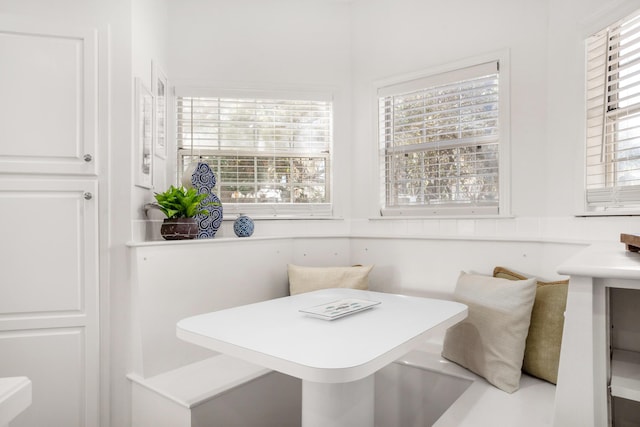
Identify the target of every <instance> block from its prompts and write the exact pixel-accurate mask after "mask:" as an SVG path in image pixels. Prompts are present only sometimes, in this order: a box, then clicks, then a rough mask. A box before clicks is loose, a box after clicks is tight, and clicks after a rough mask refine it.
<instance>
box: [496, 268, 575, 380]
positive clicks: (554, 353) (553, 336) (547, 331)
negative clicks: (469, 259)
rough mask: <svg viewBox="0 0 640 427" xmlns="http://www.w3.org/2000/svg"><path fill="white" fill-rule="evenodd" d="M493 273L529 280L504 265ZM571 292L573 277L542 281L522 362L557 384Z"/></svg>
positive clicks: (530, 372) (540, 375) (527, 371)
mask: <svg viewBox="0 0 640 427" xmlns="http://www.w3.org/2000/svg"><path fill="white" fill-rule="evenodd" d="M493 276H494V277H501V278H504V279H509V280H526V279H527V278H526V277H525V276H523V275H521V274H518V273H515V272H513V271H510V270H508V269H506V268H504V267H496V268H494V269H493ZM568 291H569V280H559V281H555V282H541V281H538V283H537V290H536V299H535V302H534V303H533V310H532V312H531V324H530V325H529V334H528V336H527V345H526V349H525V352H524V362H523V364H522V370H523V371H525V372H526V373H528V374H530V375H533V376H534V377H538V378H541V379H543V380H546V381H549V382H550V383H553V384H556V383H557V382H558V366H559V364H560V348H561V346H562V330H563V328H564V312H565V309H566V307H567V292H568Z"/></svg>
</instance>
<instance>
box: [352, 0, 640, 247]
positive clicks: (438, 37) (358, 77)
mask: <svg viewBox="0 0 640 427" xmlns="http://www.w3.org/2000/svg"><path fill="white" fill-rule="evenodd" d="M634 7H635V8H637V7H638V4H637V1H629V0H628V1H624V0H607V1H602V0H597V1H596V0H592V1H586V2H585V1H578V0H553V1H548V2H531V1H526V0H516V1H513V0H491V1H484V2H470V1H465V0H454V1H449V2H438V3H434V2H421V1H415V0H396V1H388V0H367V1H357V2H355V3H354V4H353V11H352V16H353V22H352V37H353V38H352V51H353V65H352V68H353V76H354V77H353V92H354V100H353V105H354V121H353V123H354V130H353V133H354V141H353V145H352V147H353V148H352V158H353V159H354V160H353V161H352V164H353V168H354V173H353V174H352V176H353V177H354V178H353V181H352V194H353V199H352V200H353V203H352V207H353V216H352V231H353V232H354V233H356V234H369V233H376V234H384V235H412V234H418V235H421V234H422V235H435V236H466V235H470V236H497V237H515V238H518V237H545V238H563V239H579V240H617V239H618V238H619V233H620V232H624V231H625V230H626V231H627V232H628V231H629V230H633V229H634V228H636V227H637V226H636V225H635V223H636V222H637V220H636V219H634V218H629V217H622V218H575V217H574V214H576V213H578V209H577V206H578V203H576V201H578V202H579V201H580V200H581V197H582V188H581V181H580V180H581V174H582V169H581V167H582V166H581V164H582V163H581V162H582V145H583V127H584V90H583V87H584V85H583V74H584V65H583V64H584V59H583V40H584V38H585V37H586V36H587V35H588V34H590V32H594V31H596V30H598V29H599V28H600V27H601V26H605V25H606V24H607V22H608V21H609V20H612V19H614V17H618V18H619V17H621V16H623V15H624V13H625V12H630V11H631V10H632V8H634ZM594 23H597V24H595V25H594ZM587 27H591V28H589V31H590V32H589V31H587ZM502 49H508V50H509V52H510V63H511V72H510V80H511V90H510V101H511V111H510V116H511V120H510V130H511V162H510V164H511V194H510V197H511V213H512V215H513V217H512V218H504V219H462V220H457V219H444V220H440V219H430V220H377V221H370V220H369V218H371V217H375V216H376V213H377V212H376V211H377V206H378V205H377V203H378V187H377V186H376V185H375V181H376V179H377V175H376V174H377V169H376V168H377V164H376V153H375V144H376V135H375V127H374V121H373V120H374V119H375V117H374V113H373V108H374V106H373V102H374V98H373V97H374V89H373V85H374V82H375V81H376V80H380V79H385V78H389V77H393V76H398V75H403V74H406V73H412V72H418V71H421V70H429V69H431V68H433V67H438V66H441V65H446V64H448V63H452V62H456V61H459V60H463V59H466V58H471V57H474V56H477V55H479V54H483V53H487V52H492V51H496V50H502ZM356 159H358V161H356ZM360 159H364V160H365V161H359V160H360Z"/></svg>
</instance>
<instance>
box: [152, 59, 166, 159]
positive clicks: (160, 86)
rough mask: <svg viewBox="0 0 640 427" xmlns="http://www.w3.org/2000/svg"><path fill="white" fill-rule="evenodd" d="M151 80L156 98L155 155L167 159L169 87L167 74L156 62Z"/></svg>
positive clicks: (153, 65) (153, 64)
mask: <svg viewBox="0 0 640 427" xmlns="http://www.w3.org/2000/svg"><path fill="white" fill-rule="evenodd" d="M151 70H152V72H151V80H152V82H153V87H152V91H153V95H154V97H155V107H156V109H155V129H154V131H155V148H154V151H155V155H156V157H159V158H161V159H166V158H167V116H168V110H167V108H168V93H169V86H168V80H167V75H166V73H165V72H164V71H163V70H162V68H160V67H159V66H158V65H157V64H156V63H155V62H154V63H152V66H151Z"/></svg>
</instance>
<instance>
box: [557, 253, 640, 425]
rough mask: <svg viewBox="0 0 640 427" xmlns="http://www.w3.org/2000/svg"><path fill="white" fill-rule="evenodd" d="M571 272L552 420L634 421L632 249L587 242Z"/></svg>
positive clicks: (638, 405)
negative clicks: (589, 244)
mask: <svg viewBox="0 0 640 427" xmlns="http://www.w3.org/2000/svg"><path fill="white" fill-rule="evenodd" d="M558 272H559V273H561V274H567V275H570V276H571V279H570V282H569V293H568V299H567V310H566V312H565V326H564V332H563V342H562V350H561V355H560V369H559V372H558V385H557V388H556V410H555V416H554V426H556V427H573V426H576V427H603V426H607V425H609V426H610V425H614V426H616V427H626V426H636V425H640V339H639V338H640V312H639V311H638V309H637V307H639V306H640V254H639V253H632V252H627V251H626V250H625V248H624V245H622V244H621V243H616V244H599V245H593V246H590V247H588V248H586V249H584V250H583V251H582V252H580V253H579V254H577V255H576V256H574V257H573V258H571V259H569V260H568V261H566V262H565V263H563V264H562V265H561V266H560V267H559V269H558Z"/></svg>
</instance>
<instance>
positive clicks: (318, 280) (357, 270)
mask: <svg viewBox="0 0 640 427" xmlns="http://www.w3.org/2000/svg"><path fill="white" fill-rule="evenodd" d="M372 268H373V266H372V265H368V266H353V267H303V266H299V265H293V264H289V266H288V270H289V292H290V293H291V295H295V294H300V293H303V292H310V291H317V290H319V289H327V288H353V289H363V290H366V289H369V272H370V271H371V269H372Z"/></svg>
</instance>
